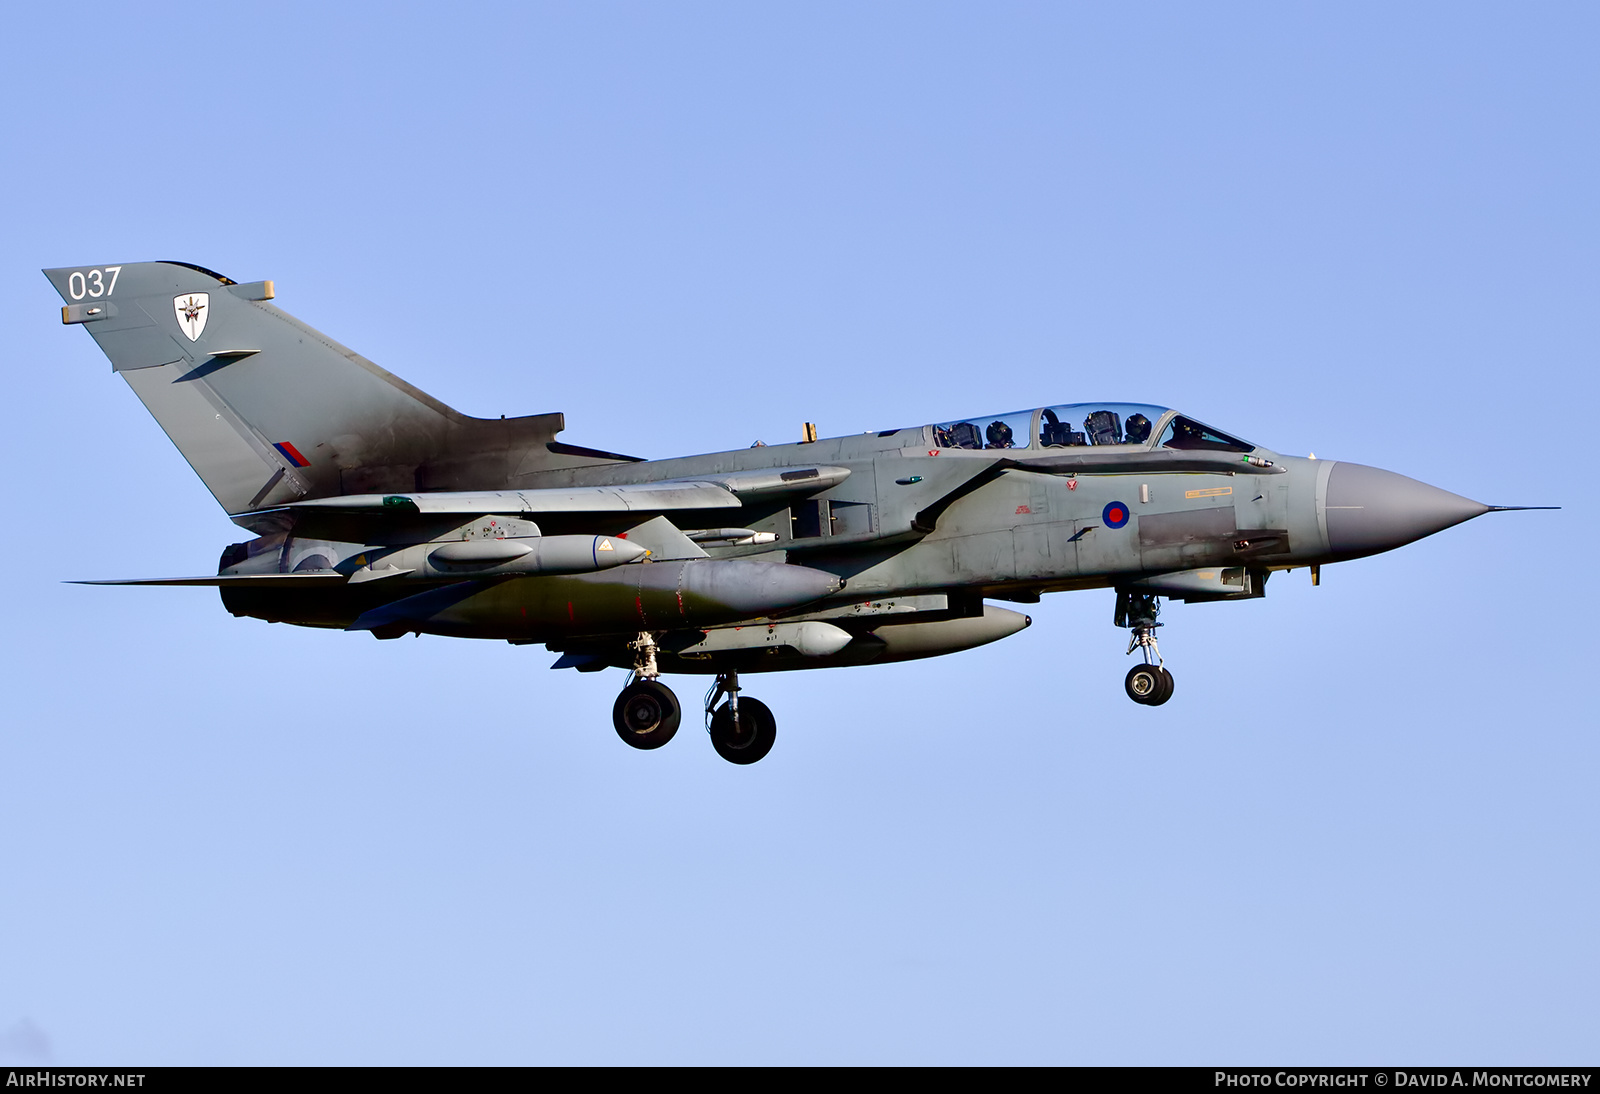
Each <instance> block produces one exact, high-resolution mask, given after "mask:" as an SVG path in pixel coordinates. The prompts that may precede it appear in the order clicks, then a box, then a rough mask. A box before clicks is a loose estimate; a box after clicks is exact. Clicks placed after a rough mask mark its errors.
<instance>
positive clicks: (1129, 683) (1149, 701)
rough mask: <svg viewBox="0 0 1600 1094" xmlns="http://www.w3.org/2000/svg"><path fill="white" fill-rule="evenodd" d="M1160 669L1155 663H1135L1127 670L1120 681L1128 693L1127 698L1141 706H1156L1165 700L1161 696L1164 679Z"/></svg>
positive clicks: (1165, 688)
mask: <svg viewBox="0 0 1600 1094" xmlns="http://www.w3.org/2000/svg"><path fill="white" fill-rule="evenodd" d="M1161 671H1162V670H1161V669H1159V668H1157V667H1156V666H1155V665H1135V666H1133V668H1131V669H1129V670H1128V675H1127V677H1126V678H1124V680H1123V681H1122V687H1123V689H1124V690H1125V691H1127V693H1128V698H1130V699H1132V700H1133V701H1134V702H1135V703H1138V704H1140V705H1141V706H1147V707H1148V706H1156V705H1158V704H1160V703H1164V702H1166V700H1165V699H1164V698H1162V695H1163V693H1165V692H1166V690H1167V686H1166V680H1165V679H1163V678H1162V675H1161Z"/></svg>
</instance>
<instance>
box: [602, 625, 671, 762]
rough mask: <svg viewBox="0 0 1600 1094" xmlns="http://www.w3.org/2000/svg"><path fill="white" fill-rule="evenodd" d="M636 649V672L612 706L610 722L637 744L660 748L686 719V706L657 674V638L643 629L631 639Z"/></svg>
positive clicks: (634, 650)
mask: <svg viewBox="0 0 1600 1094" xmlns="http://www.w3.org/2000/svg"><path fill="white" fill-rule="evenodd" d="M630 646H631V648H632V649H633V652H634V670H633V676H632V678H631V679H630V680H629V682H628V686H627V687H625V688H623V689H622V694H621V695H619V696H617V701H616V702H615V703H614V704H613V705H612V707H611V724H612V725H614V726H616V727H617V736H618V737H621V738H622V739H623V740H624V741H626V742H627V743H628V744H630V745H632V746H633V747H634V748H660V747H661V746H662V745H664V744H666V743H667V742H668V741H670V740H672V735H673V734H674V733H676V732H678V723H679V722H680V721H681V720H682V719H683V708H682V707H681V706H679V705H678V697H677V696H676V695H674V694H672V689H671V688H669V687H667V685H665V684H663V683H662V682H661V681H660V680H658V679H656V677H658V676H660V675H661V670H660V669H658V668H656V640H655V638H654V636H652V635H650V634H649V633H641V634H640V635H639V638H638V640H637V641H635V642H632V643H630Z"/></svg>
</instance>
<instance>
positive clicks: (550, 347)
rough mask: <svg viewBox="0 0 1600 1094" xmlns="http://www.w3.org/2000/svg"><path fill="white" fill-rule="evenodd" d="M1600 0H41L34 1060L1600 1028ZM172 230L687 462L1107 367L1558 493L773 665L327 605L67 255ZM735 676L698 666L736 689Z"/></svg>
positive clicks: (11, 98) (7, 542)
mask: <svg viewBox="0 0 1600 1094" xmlns="http://www.w3.org/2000/svg"><path fill="white" fill-rule="evenodd" d="M1597 31H1600V16H1597V14H1596V11H1595V9H1594V8H1593V7H1592V6H1590V5H1581V4H1541V5H1533V6H1529V5H1523V6H1515V7H1514V6H1511V5H1499V6H1497V5H1474V4H1407V5H1379V4H1370V5H1362V4H1345V5H1337V6H1333V5H1324V6H1314V5H1304V4H1231V5H1222V6H1217V5H1212V6H1207V7H1204V8H1201V7H1195V6H1192V5H1137V6H1135V5H1117V6H1110V5H1082V6H1078V5H1068V4H985V5H951V4H887V3H884V4H872V5H830V4H815V3H814V4H806V5H776V4H774V5H716V4H681V5H672V6H668V5H637V4H613V5H605V6H600V5H577V4H572V5H517V6H474V5H464V6H456V7H451V8H448V9H446V8H443V7H432V6H409V7H404V6H392V5H385V6H360V5H351V6H346V7H344V8H342V9H331V10H330V9H326V8H314V7H311V6H306V5H295V4H285V5H277V6H273V7H271V8H260V7H241V8H236V9H234V8H214V9H192V10H191V9H181V8H174V7H172V6H170V5H142V4H129V5H114V6H113V5H108V6H104V7H94V6H90V7H85V8H83V9H81V11H80V13H79V14H78V15H75V16H74V17H73V18H71V19H69V18H67V17H66V16H64V15H62V14H60V13H59V12H57V11H55V10H48V9H46V8H44V7H43V6H37V7H35V8H32V9H30V10H23V11H18V12H14V13H12V15H11V20H10V23H9V26H8V33H7V35H6V36H5V39H4V41H3V42H0V87H3V90H4V96H3V99H0V102H3V104H4V105H3V106H0V110H3V112H4V114H3V118H4V133H5V134H6V141H5V146H4V147H5V166H6V168H7V170H6V171H5V172H4V173H3V175H0V198H3V199H4V208H5V209H6V210H7V215H6V224H7V231H6V233H5V236H4V243H3V250H0V253H3V255H4V256H5V258H6V262H5V263H3V264H0V290H3V291H0V316H3V319H4V329H5V330H6V332H7V335H8V337H7V343H6V346H7V359H8V361H9V364H10V369H9V377H10V391H11V392H12V398H11V399H10V400H9V402H8V404H7V405H8V406H9V407H10V414H9V418H10V422H9V441H10V450H11V452H12V457H13V458H12V463H11V467H12V474H11V476H10V480H9V486H8V489H7V492H6V496H7V499H8V505H7V507H6V509H7V512H8V514H9V515H8V517H7V528H6V532H7V534H6V535H5V536H4V537H0V551H3V556H0V557H3V563H4V565H5V568H6V572H7V573H8V574H10V575H11V600H10V610H8V611H7V612H6V613H5V615H4V618H3V621H0V635H3V639H0V640H3V642H4V654H5V656H4V658H3V661H0V664H3V668H0V679H3V681H4V694H5V702H4V705H3V707H0V709H3V710H4V711H5V714H6V717H5V720H4V730H3V732H0V771H4V773H5V778H4V787H5V793H4V794H3V795H0V1061H4V1062H18V1063H32V1062H42V1061H53V1062H58V1063H77V1064H91V1063H92V1064H101V1063H104V1064H110V1063H124V1062H140V1063H152V1064H155V1063H465V1062H482V1063H586V1062H657V1063H660V1062H665V1063H1134V1062H1149V1063H1212V1062H1219V1061H1232V1062H1268V1063H1270V1062H1283V1063H1330V1064H1331V1063H1346V1064H1359V1063H1383V1062H1389V1063H1392V1062H1394V1061H1397V1060H1400V1061H1407V1062H1411V1063H1430V1062H1441V1063H1446V1062H1457V1063H1459V1062H1462V1061H1470V1062H1474V1063H1478V1062H1482V1063H1573V1062H1581V1061H1585V1060H1592V1059H1593V1058H1594V1054H1595V1048H1596V1043H1597V1042H1596V1036H1595V1032H1594V1031H1595V1030H1596V1029H1597V1028H1600V998H1597V989H1596V984H1597V982H1600V976H1597V973H1600V942H1597V941H1596V935H1595V932H1594V924H1595V922H1596V921H1597V919H1600V892H1597V872H1596V868H1595V864H1596V862H1597V861H1600V816H1597V814H1600V806H1597V805H1596V799H1595V795H1594V793H1593V772H1594V771H1595V767H1596V761H1597V759H1600V746H1597V744H1596V741H1595V728H1596V727H1595V721H1596V719H1595V718H1594V716H1593V714H1592V707H1593V702H1592V699H1591V698H1590V694H1589V691H1590V688H1589V686H1588V685H1589V680H1590V677H1591V675H1592V663H1593V660H1594V656H1593V655H1594V653H1595V646H1594V641H1593V639H1592V638H1591V637H1590V636H1589V633H1588V630H1589V623H1590V614H1591V612H1592V610H1593V608H1594V607H1595V595H1594V592H1593V589H1592V584H1593V583H1592V582H1591V581H1589V580H1588V579H1587V572H1588V570H1589V569H1590V562H1589V556H1590V554H1591V553H1592V552H1591V551H1590V550H1589V547H1590V545H1592V543H1593V542H1594V537H1595V536H1596V534H1597V532H1600V528H1597V526H1596V521H1595V517H1594V501H1595V495H1596V491H1595V488H1594V486H1593V480H1592V478H1591V477H1589V476H1588V475H1587V474H1586V461H1585V459H1584V457H1585V456H1586V454H1587V452H1588V448H1589V446H1588V445H1587V443H1586V441H1587V435H1588V433H1589V432H1590V429H1591V427H1590V426H1589V424H1588V421H1587V419H1588V418H1589V417H1590V416H1592V414H1593V412H1594V411H1593V402H1594V395H1595V388H1596V385H1595V380H1594V375H1595V366H1596V363H1597V362H1596V356H1597V355H1596V346H1597V338H1596V334H1597V329H1596V328H1597V315H1600V310H1597V308H1596V306H1595V300H1596V290H1597V288H1600V285H1597V281H1600V278H1597V269H1596V254H1597V249H1596V244H1597V236H1600V232H1597V208H1600V206H1597V204H1596V201H1595V197H1594V195H1595V194H1596V192H1597V190H1600V186H1597V183H1600V179H1597V177H1596V176H1597V170H1596V169H1597V164H1600V153H1597V150H1600V140H1597V134H1596V124H1597V123H1596V118H1597V117H1600V112H1597V109H1596V107H1597V95H1596V92H1597V83H1600V77H1597V75H1596V70H1595V66H1594V63H1593V54H1594V45H1595V42H1596V33H1597ZM147 259H179V260H183V261H189V262H194V263H197V264H200V265H203V266H207V267H210V268H212V269H216V270H220V271H222V272H223V273H225V274H227V275H229V276H231V277H233V278H235V279H237V280H241V281H246V280H256V279H261V278H271V279H274V280H275V281H276V282H277V291H278V300H277V302H278V303H279V304H280V305H281V306H282V307H284V308H285V309H286V310H288V311H290V312H292V313H294V314H295V315H297V316H299V317H300V318H302V319H304V320H306V321H307V322H310V323H311V324H313V325H314V326H316V327H318V328H320V329H322V330H325V331H326V332H327V333H329V334H330V335H331V336H333V337H335V338H337V339H338V340H340V341H341V342H344V343H345V344H347V345H350V346H352V347H354V348H356V349H357V350H359V351H360V352H362V353H363V354H365V355H366V356H368V357H370V358H372V359H373V360H375V361H377V362H378V363H379V364H381V365H383V366H385V367H386V368H389V369H390V370H392V371H394V372H396V373H398V374H399V375H401V376H403V377H405V378H406V379H407V380H409V381H411V382H413V383H415V384H417V385H418V386H420V387H421V388H423V389H424V390H426V391H428V392H430V393H432V394H434V395H436V396H438V397H439V398H441V399H443V400H445V401H446V402H448V403H450V404H452V405H454V406H456V407H458V408H460V409H461V410H464V411H466V412H469V413H473V414H479V415H494V414H500V413H507V414H521V413H534V412H540V411H550V410H560V411H564V412H565V413H566V415H567V421H568V430H567V433H566V434H565V435H564V439H566V440H568V441H570V442H572V443H577V444H588V445H593V446H597V447H602V448H608V449H613V450H620V451H628V452H636V453H638V454H641V455H645V456H652V457H655V456H669V455H676V454H683V453H687V452H698V451H714V450H718V449H724V448H737V447H744V446H746V445H748V444H749V443H750V442H751V441H753V440H755V439H757V438H760V439H764V440H767V441H774V440H784V439H795V438H798V436H799V430H800V424H801V422H803V421H815V422H818V423H820V426H821V429H822V431H823V433H824V434H840V433H848V432H855V431H860V430H866V429H881V428H886V427H892V426H902V425H910V424H917V423H921V422H926V421H933V420H938V419H946V418H950V417H954V416H956V415H966V414H981V413H988V412H994V411H1002V410H1009V409H1014V408H1018V407H1026V406H1037V405H1041V404H1044V403H1056V402H1069V401H1081V400H1088V399H1103V398H1109V399H1119V400H1129V401H1147V402H1154V403H1159V404H1164V405H1172V406H1178V407H1182V408H1184V409H1186V410H1187V411H1188V412H1190V413H1192V414H1194V415H1196V416H1198V417H1200V418H1202V419H1204V420H1206V421H1209V422H1212V423H1214V424H1215V425H1217V426H1218V427H1220V428H1223V429H1226V430H1228V431H1230V432H1235V433H1238V434H1240V435H1242V436H1245V437H1248V438H1250V439H1251V440H1254V441H1257V442H1258V443H1261V444H1264V445H1267V446H1269V447H1272V448H1275V449H1278V450H1280V451H1283V452H1286V453H1291V454H1301V455H1303V454H1304V453H1306V452H1307V451H1315V452H1316V453H1317V455H1318V456H1320V457H1323V458H1337V459H1351V460H1355V461H1357V462H1362V463H1369V464H1373V465H1376V466H1380V467H1386V468H1389V469H1391V470H1395V471H1399V472H1401V473H1404V474H1408V475H1412V476H1414V477H1417V478H1420V479H1422V480H1424V481H1427V482H1430V483H1434V484H1436V485H1439V486H1442V487H1445V488H1447V489H1450V490H1454V491H1457V492H1460V493H1463V494H1467V495H1470V496H1472V497H1475V498H1478V499H1480V500H1483V501H1487V502H1491V503H1498V504H1519V503H1520V504H1536V505H1561V506H1563V507H1564V508H1563V509H1562V510H1561V512H1559V513H1529V514H1506V515H1495V516H1490V517H1485V518H1483V519H1481V520H1478V521H1475V522H1472V523H1470V524H1468V525H1465V526H1463V527H1460V528H1457V529H1453V530H1451V531H1449V532H1446V533H1444V534H1441V535H1439V536H1437V537H1434V538H1432V539H1429V540H1425V541H1423V542H1421V543H1418V544H1415V545H1413V546H1411V547H1408V548H1405V549H1403V550H1400V551H1397V552H1394V553H1392V554H1389V555H1385V556H1381V557H1378V558H1374V559H1368V560H1363V561H1359V562H1355V563H1350V564H1345V565H1340V566H1336V567H1330V568H1328V569H1327V570H1326V571H1325V572H1324V575H1323V584H1322V586H1321V587H1320V588H1317V589H1312V588H1310V586H1309V582H1308V580H1307V578H1306V575H1305V574H1304V573H1303V572H1300V573H1294V574H1288V575H1279V576H1277V577H1275V578H1274V579H1273V582H1272V585H1271V587H1270V589H1269V593H1268V595H1267V597H1266V598H1265V599H1264V600H1259V601H1251V602H1248V603H1242V604H1221V605H1196V606H1188V607H1185V606H1182V605H1176V606H1172V607H1171V608H1169V610H1168V611H1167V613H1166V614H1165V616H1164V620H1165V622H1166V623H1167V624H1168V625H1167V626H1166V628H1165V629H1164V630H1163V632H1162V650H1163V652H1164V653H1165V654H1166V656H1167V658H1168V661H1169V664H1170V665H1171V667H1172V668H1173V670H1174V672H1175V675H1176V678H1177V693H1176V696H1175V698H1174V699H1173V701H1172V702H1171V703H1170V704H1168V705H1167V706H1166V707H1163V708H1160V709H1159V710H1147V709H1143V708H1138V707H1134V706H1133V705H1132V704H1130V703H1129V702H1128V701H1127V699H1126V698H1125V697H1124V696H1123V695H1122V689H1121V686H1120V681H1121V676H1122V674H1123V672H1125V671H1126V668H1127V664H1128V662H1127V660H1126V658H1124V656H1123V649H1124V647H1125V644H1126V636H1125V634H1124V633H1123V632H1120V631H1117V630H1115V629H1114V628H1113V627H1112V625H1111V614H1112V594H1111V593H1109V592H1099V593H1093V592H1091V593H1078V594H1071V595H1059V596H1054V597H1049V598H1047V599H1046V600H1045V602H1044V603H1042V604H1040V605H1038V606H1037V607H1035V608H1032V609H1030V611H1031V613H1032V614H1033V616H1034V619H1035V624H1034V626H1033V627H1032V628H1031V629H1029V630H1027V631H1025V632H1023V633H1022V634H1020V635H1018V636H1016V637H1014V638H1011V639H1008V640H1007V641H1005V642H1003V643H1001V644H998V645H995V646H991V647H987V648H985V649H982V650H977V651H973V652H970V653H967V654H961V655H957V656H955V657H951V658H946V659H942V660H935V661H931V662H921V663H916V664H908V665H898V666H887V667H879V668H867V669H855V670H848V671H845V670H830V671H823V672H813V673H801V674H791V675H786V676H773V677H763V678H761V679H759V681H754V682H752V687H751V691H752V693H753V694H756V695H758V696H759V697H760V698H762V699H763V700H764V701H766V702H767V703H768V704H769V705H770V706H771V707H772V708H773V709H774V711H775V712H776V713H777V715H778V718H779V726H780V730H779V741H778V745H777V747H776V748H775V749H774V751H773V753H772V755H771V756H770V757H769V758H768V759H767V760H766V761H764V762H762V763H761V764H759V765H756V766H754V767H751V768H736V767H733V766H732V765H729V764H726V763H724V762H722V761H721V760H719V759H718V758H717V757H716V756H715V755H714V754H713V752H712V751H711V749H710V748H709V746H708V745H706V744H705V743H703V742H701V741H699V740H698V735H697V734H695V733H693V732H692V731H687V727H686V732H684V733H680V735H679V739H678V740H675V741H674V742H673V744H672V745H671V746H670V747H669V748H666V749H663V750H661V751H660V752H655V753H635V752H633V751H631V750H629V749H627V748H626V747H624V746H623V745H622V744H620V743H619V742H618V741H617V740H616V738H615V735H614V734H613V732H612V731H611V729H610V726H609V717H608V715H609V709H610V704H611V701H612V698H613V696H614V693H615V691H616V689H617V687H619V686H620V684H621V674H620V673H617V672H611V673H605V674H599V675H597V676H578V675H577V674H572V673H553V672H549V671H547V668H548V665H549V664H550V662H552V661H553V660H554V655H551V654H547V653H546V652H545V651H543V650H542V649H541V648H538V647H534V648H517V649H513V648H511V647H508V646H505V645H496V644H493V643H487V642H485V643H472V642H462V641H452V640H446V639H438V638H424V639H420V640H404V641H396V642H383V643H380V642H374V641H372V640H371V639H369V638H367V637H366V636H359V635H345V634H323V633H317V632H312V631H305V630H297V629H294V628H289V627H281V626H269V625H267V624H264V623H261V622H258V621H253V620H235V619H232V618H231V617H229V616H228V615H227V613H226V612H224V611H223V610H222V608H221V607H220V605H219V604H218V603H217V599H216V597H215V595H214V594H213V593H211V592H209V591H202V590H181V589H105V588H87V587H81V586H73V585H66V584H63V582H64V581H67V580H70V579H73V578H91V577H126V576H157V575H168V574H188V573H203V572H207V571H208V570H210V569H211V567H213V566H214V565H215V562H216V556H217V555H218V553H219V552H220V549H221V548H222V546H224V545H225V544H227V543H229V542H232V541H233V540H235V539H237V538H240V537H239V536H238V535H237V530H236V529H234V528H233V526H232V525H230V524H229V523H228V522H227V521H226V520H225V518H224V517H223V515H222V513H221V511H220V510H219V509H218V508H217V507H216V505H215V503H214V502H213V501H212V500H211V498H210V496H209V495H208V494H206V492H205V490H204V488H203V487H202V486H201V484H200V482H199V480H198V479H197V478H196V477H195V476H194V475H193V474H192V473H191V472H190V471H189V469H188V468H187V466H186V465H185V464H184V463H183V461H182V459H181V457H179V455H178V454H177V452H176V451H175V450H174V449H173V448H172V447H171V445H170V444H169V443H168V442H167V440H166V439H165V437H164V436H163V435H162V434H161V432H160V430H159V428H158V427H157V426H156V425H155V423H154V422H153V421H152V420H151V419H150V418H149V417H148V416H147V415H146V414H145V413H144V411H143V409H142V408H141V407H140V406H139V405H138V403H137V401H136V400H135V398H134V397H133V395H132V393H131V392H129V391H128V390H127V389H126V387H125V386H124V385H123V384H121V383H120V382H119V381H117V380H116V379H115V378H114V377H113V376H112V375H111V374H110V369H109V367H108V365H107V363H106V361H105V359H104V358H103V357H102V356H101V355H100V353H99V352H98V350H96V349H95V347H94V345H93V344H92V342H91V341H90V339H88V338H87V337H85V336H84V335H83V334H82V333H81V332H79V331H75V330H70V329H64V328H62V327H61V325H60V323H59V322H58V320H57V308H58V307H59V301H58V300H57V299H56V298H55V296H54V293H53V292H52V290H51V289H50V287H49V285H48V284H47V283H46V282H45V280H44V278H43V277H41V276H40V275H39V273H38V270H39V269H40V268H41V267H46V266H52V267H53V266H62V265H70V264H74V263H82V264H100V263H107V262H127V261H141V260H147ZM678 690H679V693H680V695H681V696H682V697H684V698H685V699H686V700H687V703H688V705H691V706H692V705H693V704H694V703H695V701H696V700H697V699H698V696H699V684H698V683H697V682H696V681H694V680H684V681H683V682H682V684H681V686H680V687H679V689H678Z"/></svg>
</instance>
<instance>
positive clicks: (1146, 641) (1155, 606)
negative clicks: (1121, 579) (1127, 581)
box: [1116, 589, 1172, 707]
mask: <svg viewBox="0 0 1600 1094" xmlns="http://www.w3.org/2000/svg"><path fill="white" fill-rule="evenodd" d="M1160 614H1161V604H1160V602H1159V601H1158V600H1157V599H1156V597H1155V594H1153V593H1136V592H1130V591H1127V590H1122V589H1119V590H1117V616H1116V624H1117V626H1119V627H1126V628H1128V629H1129V630H1131V631H1132V632H1133V638H1132V639H1131V640H1130V641H1129V642H1128V652H1129V653H1132V652H1133V651H1134V650H1138V651H1139V652H1140V654H1141V655H1142V656H1143V658H1144V663H1143V664H1141V665H1135V666H1133V668H1131V669H1129V670H1128V675H1127V678H1126V679H1124V680H1123V682H1122V686H1123V688H1124V689H1126V691H1127V692H1128V698H1130V699H1132V700H1133V701H1134V702H1135V703H1142V704H1143V705H1145V706H1150V707H1158V706H1160V705H1161V704H1162V703H1165V702H1166V701H1167V700H1168V699H1170V698H1172V673H1170V672H1168V671H1167V670H1166V666H1165V665H1163V664H1162V660H1161V649H1160V647H1159V646H1157V645H1156V628H1157V627H1159V626H1161V624H1160V623H1158V622H1156V616H1158V615H1160Z"/></svg>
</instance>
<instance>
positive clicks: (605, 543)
mask: <svg viewBox="0 0 1600 1094" xmlns="http://www.w3.org/2000/svg"><path fill="white" fill-rule="evenodd" d="M595 550H596V551H614V550H616V548H615V547H613V546H611V541H610V540H609V539H603V540H601V541H600V546H598V547H596V548H595Z"/></svg>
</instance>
